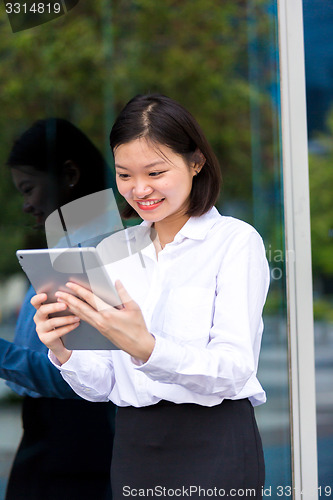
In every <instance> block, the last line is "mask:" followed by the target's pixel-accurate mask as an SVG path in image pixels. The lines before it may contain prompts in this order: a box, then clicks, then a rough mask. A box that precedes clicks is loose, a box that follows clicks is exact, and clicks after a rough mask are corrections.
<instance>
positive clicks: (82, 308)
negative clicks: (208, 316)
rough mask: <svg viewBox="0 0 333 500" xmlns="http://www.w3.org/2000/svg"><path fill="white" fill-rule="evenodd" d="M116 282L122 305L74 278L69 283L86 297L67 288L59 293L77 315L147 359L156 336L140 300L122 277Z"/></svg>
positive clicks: (107, 336) (60, 300) (111, 338)
mask: <svg viewBox="0 0 333 500" xmlns="http://www.w3.org/2000/svg"><path fill="white" fill-rule="evenodd" d="M115 285H116V289H117V292H118V295H119V297H120V299H121V301H122V304H123V307H122V308H121V309H116V308H115V307H112V306H110V305H108V304H106V303H105V302H103V301H102V300H101V299H99V298H98V297H96V296H95V295H94V294H93V293H92V292H91V291H90V290H87V289H86V288H84V287H82V286H80V285H77V284H76V283H72V282H70V283H66V286H67V287H68V288H70V289H71V290H72V291H73V292H74V293H75V295H77V296H78V297H80V298H81V299H82V300H80V299H79V298H77V297H75V296H74V295H72V294H69V293H65V292H57V293H56V297H58V301H59V303H60V304H63V305H66V306H67V307H68V309H69V310H70V311H71V312H72V313H74V314H75V316H77V317H79V318H81V319H82V320H84V321H86V322H87V323H90V325H92V326H93V327H95V328H96V329H97V330H98V331H99V332H100V333H101V334H102V335H104V336H105V337H106V338H108V339H109V340H111V342H112V343H113V344H115V345H116V346H117V347H119V349H122V350H123V351H125V352H127V353H128V354H130V355H131V356H133V357H135V358H137V359H139V360H141V361H144V362H146V361H147V360H148V358H149V356H150V355H151V353H152V351H153V349H154V345H155V339H154V337H153V336H152V335H151V334H150V333H149V332H148V330H147V327H146V324H145V321H144V318H143V316H142V313H141V309H140V308H139V306H138V304H137V303H136V302H134V300H132V299H131V297H130V296H129V295H128V293H127V291H126V290H125V288H124V286H123V285H122V284H121V282H120V281H116V283H115ZM96 304H97V305H98V310H96Z"/></svg>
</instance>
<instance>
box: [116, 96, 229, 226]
mask: <svg viewBox="0 0 333 500" xmlns="http://www.w3.org/2000/svg"><path fill="white" fill-rule="evenodd" d="M140 138H146V139H147V140H148V141H150V142H151V143H152V144H155V145H156V146H157V147H158V145H163V146H167V147H169V148H170V149H171V150H172V151H173V152H174V153H177V154H179V155H181V156H182V157H183V159H184V160H185V161H186V163H187V164H188V165H189V164H190V162H193V161H194V162H195V163H199V162H200V160H201V158H202V155H203V156H204V159H205V163H204V165H203V167H202V168H201V170H200V172H199V173H198V175H196V176H194V177H193V184H192V190H191V193H190V205H189V208H188V210H187V215H189V216H199V215H203V214H204V213H206V212H208V210H210V208H212V207H213V205H214V204H215V203H216V200H217V198H218V196H219V193H220V188H221V180H222V176H221V169H220V165H219V162H218V160H217V158H216V156H215V154H214V152H213V150H212V148H211V146H210V145H209V143H208V141H207V139H206V137H205V135H204V133H203V131H202V130H201V127H200V125H199V124H198V122H197V121H196V120H195V118H194V117H193V116H192V115H191V113H190V112H189V111H187V110H186V109H185V108H184V107H183V106H181V105H180V104H179V103H178V102H176V101H174V100H173V99H171V98H169V97H166V96H163V95H160V94H152V95H137V96H136V97H134V98H133V99H131V100H130V101H129V102H128V103H127V104H126V106H125V107H124V109H123V110H122V111H121V113H120V115H119V116H118V118H117V120H116V122H115V124H114V125H113V127H112V130H111V134H110V145H111V149H112V152H113V153H114V152H115V150H116V149H117V147H119V146H120V145H122V144H126V143H128V142H131V141H133V140H135V139H140ZM200 153H202V154H200ZM122 216H123V217H124V218H125V219H129V218H131V217H137V213H136V212H135V210H134V209H133V208H132V207H131V206H130V205H129V204H128V203H127V202H126V205H125V206H124V208H123V209H122Z"/></svg>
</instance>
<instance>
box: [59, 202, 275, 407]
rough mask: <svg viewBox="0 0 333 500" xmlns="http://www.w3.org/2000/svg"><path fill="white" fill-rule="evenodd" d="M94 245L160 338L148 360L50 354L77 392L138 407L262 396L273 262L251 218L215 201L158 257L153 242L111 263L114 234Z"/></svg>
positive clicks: (113, 354)
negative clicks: (229, 212) (222, 210)
mask: <svg viewBox="0 0 333 500" xmlns="http://www.w3.org/2000/svg"><path fill="white" fill-rule="evenodd" d="M138 227H139V228H140V237H142V231H146V232H147V234H149V233H150V224H148V223H146V222H144V223H143V224H141V225H140V226H138ZM131 237H135V229H133V230H132V231H131V232H130V238H131ZM134 246H135V245H134ZM142 247H143V245H142V246H141V248H142ZM97 249H98V251H99V253H100V256H101V258H102V261H103V262H104V263H105V266H106V269H107V271H108V272H109V274H110V277H111V279H112V280H113V281H114V280H116V279H120V280H121V281H122V283H123V285H124V286H125V288H126V289H127V291H128V293H129V294H130V295H131V297H132V298H133V299H134V300H135V301H136V302H137V303H138V304H139V306H140V308H141V310H142V313H143V316H144V319H145V321H146V325H147V328H148V330H149V331H150V332H151V333H152V334H153V335H154V337H155V339H156V343H155V347H154V350H153V352H152V354H151V356H150V358H149V359H148V361H147V362H146V363H142V362H139V361H138V360H136V359H134V358H132V357H131V356H130V355H129V354H127V353H125V352H123V351H73V353H72V355H71V357H70V359H69V360H68V361H67V362H66V363H64V364H63V365H62V366H61V367H60V366H59V363H58V362H57V359H56V358H55V357H54V356H53V354H52V353H51V354H50V359H51V361H52V362H53V363H54V364H55V365H58V367H59V369H60V370H61V374H62V376H63V378H64V379H65V380H66V381H67V382H68V383H69V384H70V385H71V387H72V388H73V389H74V390H75V391H76V392H77V393H78V394H79V395H80V396H82V397H83V398H86V399H88V400H91V401H106V400H108V399H110V400H112V401H113V402H114V403H115V404H116V405H118V406H129V405H132V406H136V407H141V406H147V405H152V404H155V403H157V402H158V401H160V400H161V399H165V400H168V401H172V402H175V403H196V404H200V405H204V406H214V405H217V404H219V403H221V401H222V400H223V399H224V398H228V399H242V398H249V399H250V401H251V402H252V404H253V405H254V406H255V405H258V404H261V403H263V402H265V392H264V390H263V389H262V387H261V385H260V383H259V381H258V379H257V377H256V372H257V366H258V358H259V351H260V344H261V337H262V332H263V322H262V309H263V306H264V303H265V299H266V294H267V290H268V285H269V268H268V263H267V260H266V256H265V248H264V245H263V242H262V239H261V237H260V236H259V234H258V233H257V232H256V230H255V229H254V228H253V227H252V226H250V225H249V224H247V223H245V222H242V221H240V220H237V219H234V218H232V217H225V216H221V215H220V214H219V213H218V211H217V210H216V208H212V209H211V210H210V211H209V212H207V213H206V214H204V215H202V216H200V217H191V218H190V219H189V220H188V221H187V222H186V224H185V225H184V226H183V227H182V228H181V230H180V231H179V232H178V233H177V235H176V236H175V238H174V240H173V241H172V242H171V243H168V244H167V245H166V246H165V248H164V249H163V250H162V251H160V252H159V254H158V257H157V256H156V251H155V247H154V245H153V243H151V244H150V245H148V246H145V247H144V248H142V250H141V251H140V252H139V253H135V254H133V255H130V256H127V257H125V258H123V259H122V260H118V261H117V262H114V259H113V258H112V257H110V255H111V254H112V236H111V237H109V238H106V239H105V240H104V241H102V242H101V243H100V244H99V246H98V247H97Z"/></svg>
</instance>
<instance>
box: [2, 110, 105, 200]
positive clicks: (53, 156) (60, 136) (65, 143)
mask: <svg viewBox="0 0 333 500" xmlns="http://www.w3.org/2000/svg"><path fill="white" fill-rule="evenodd" d="M69 160H70V161H72V162H73V163H75V164H76V166H77V167H78V168H79V170H80V179H79V181H78V183H77V185H76V186H75V188H74V189H73V195H72V196H73V198H74V199H75V198H79V197H81V196H86V195H88V194H91V193H94V192H96V191H101V190H102V189H105V188H106V187H107V186H106V184H107V182H106V178H107V177H106V176H107V171H108V167H107V164H106V162H105V160H104V158H103V156H102V155H101V153H100V152H99V151H98V149H97V148H96V147H95V146H94V144H93V143H92V142H91V141H90V140H89V139H88V137H87V136H86V135H85V134H84V133H83V132H81V131H80V130H79V129H78V128H77V127H75V125H73V124H72V123H70V122H69V121H67V120H64V119H62V118H47V119H44V120H38V121H36V122H35V123H33V125H32V126H31V127H30V128H29V129H28V130H26V131H25V132H24V133H23V134H22V135H21V136H20V137H19V138H18V139H17V140H16V141H15V143H14V145H13V147H12V150H11V152H10V154H9V157H8V160H7V162H6V164H7V165H8V166H10V167H13V168H15V167H20V166H31V167H34V168H35V169H37V170H39V171H44V172H48V173H49V174H50V175H52V176H53V178H54V181H55V183H56V184H57V183H58V182H60V179H61V173H62V169H63V166H64V163H65V162H66V161H69ZM111 187H113V186H111ZM55 188H57V186H55Z"/></svg>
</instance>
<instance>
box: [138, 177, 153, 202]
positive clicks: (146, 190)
mask: <svg viewBox="0 0 333 500" xmlns="http://www.w3.org/2000/svg"><path fill="white" fill-rule="evenodd" d="M152 192H153V189H152V188H151V187H150V186H149V184H148V183H147V182H145V181H137V182H136V183H135V186H134V195H135V196H137V197H138V198H145V197H146V196H148V195H149V194H151V193H152Z"/></svg>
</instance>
